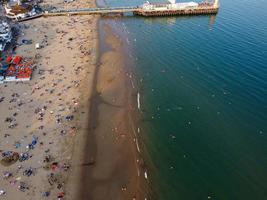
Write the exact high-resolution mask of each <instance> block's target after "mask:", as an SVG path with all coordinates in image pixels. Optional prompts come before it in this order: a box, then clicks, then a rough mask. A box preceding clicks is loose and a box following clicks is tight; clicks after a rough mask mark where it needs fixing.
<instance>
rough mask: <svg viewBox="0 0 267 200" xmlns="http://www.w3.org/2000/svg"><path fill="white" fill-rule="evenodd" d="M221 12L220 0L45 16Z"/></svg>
mask: <svg viewBox="0 0 267 200" xmlns="http://www.w3.org/2000/svg"><path fill="white" fill-rule="evenodd" d="M218 10H219V0H214V1H213V2H201V3H196V2H185V3H176V2H175V0H169V2H164V3H149V2H147V3H145V4H143V5H141V6H132V7H104V8H84V9H55V10H50V11H45V12H44V14H43V16H61V15H67V16H69V15H95V14H99V15H123V14H124V13H133V14H134V15H139V16H144V17H150V16H170V15H209V14H216V13H217V12H218Z"/></svg>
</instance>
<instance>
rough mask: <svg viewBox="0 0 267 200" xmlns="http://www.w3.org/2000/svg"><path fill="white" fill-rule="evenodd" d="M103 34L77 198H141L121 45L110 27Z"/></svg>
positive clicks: (106, 27) (128, 90)
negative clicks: (105, 46)
mask: <svg viewBox="0 0 267 200" xmlns="http://www.w3.org/2000/svg"><path fill="white" fill-rule="evenodd" d="M103 31H105V32H106V35H107V37H106V43H107V44H108V46H109V47H108V49H110V50H108V51H107V52H105V53H104V54H103V55H102V56H101V58H100V59H99V64H98V66H97V69H96V71H95V76H94V82H93V85H92V94H93V95H92V99H91V106H90V115H89V119H90V120H89V135H88V138H87V142H86V143H87V149H86V150H85V152H86V153H85V155H84V156H85V157H84V159H85V163H86V165H85V166H84V167H83V170H82V174H83V179H82V186H83V187H82V188H81V189H82V191H81V196H80V197H79V199H107V198H108V199H144V198H143V195H144V194H143V192H142V190H141V187H140V181H141V180H142V177H141V176H140V170H139V164H138V162H139V160H138V159H139V158H138V155H137V152H136V148H135V142H134V136H133V134H132V130H131V126H130V123H131V122H130V121H129V117H130V112H131V111H130V98H129V94H130V88H129V87H127V84H126V81H127V80H126V78H127V76H126V71H125V66H124V61H123V59H122V43H121V41H120V39H119V38H117V37H116V35H115V34H114V33H113V32H112V31H111V29H110V27H108V26H105V27H104V30H103ZM141 197H142V198H141Z"/></svg>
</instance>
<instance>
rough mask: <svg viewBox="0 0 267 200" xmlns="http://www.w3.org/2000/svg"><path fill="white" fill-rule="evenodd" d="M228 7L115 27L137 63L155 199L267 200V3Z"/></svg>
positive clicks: (117, 0)
mask: <svg viewBox="0 0 267 200" xmlns="http://www.w3.org/2000/svg"><path fill="white" fill-rule="evenodd" d="M106 3H107V4H108V5H111V6H123V5H139V4H141V3H143V2H142V1H140V0H132V1H128V0H106ZM220 3H221V8H220V11H219V13H218V15H217V16H216V17H215V18H214V17H209V16H194V17H164V18H142V17H125V18H122V19H116V20H106V21H108V23H111V24H113V26H114V27H115V29H116V30H117V31H118V32H121V33H123V35H124V38H125V43H126V44H128V49H129V52H127V55H128V56H127V58H128V59H129V60H131V62H132V63H133V66H132V68H133V69H132V70H133V71H134V74H135V80H136V82H137V83H138V91H139V93H140V95H141V98H140V100H141V112H140V116H141V119H140V122H139V125H138V126H139V127H140V133H139V137H140V138H141V143H142V147H143V151H144V156H145V158H146V163H147V170H148V180H149V182H150V184H151V189H152V192H153V195H152V197H151V199H152V200H156V199H160V200H176V199H177V200H179V199H181V200H184V199H185V200H201V199H222V200H232V199H233V200H237V199H240V200H244V199H248V200H264V199H267V116H266V114H267V0H257V1H256V0H250V1H249V0H236V1H232V0H221V2H220Z"/></svg>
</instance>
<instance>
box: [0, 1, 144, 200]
mask: <svg viewBox="0 0 267 200" xmlns="http://www.w3.org/2000/svg"><path fill="white" fill-rule="evenodd" d="M45 3H47V4H52V5H53V6H56V7H64V6H68V7H70V6H72V7H85V6H87V7H90V6H91V7H92V6H93V5H94V2H93V1H85V0H80V1H75V2H73V3H71V4H67V5H65V4H63V3H61V1H48V0H47V1H45ZM97 20H98V17H97V16H66V17H49V18H39V19H35V20H32V21H27V22H23V23H22V24H21V27H23V28H22V30H21V31H22V34H21V36H20V38H19V41H20V40H21V39H31V40H32V41H33V44H31V45H22V46H19V47H18V48H17V49H16V55H21V56H23V57H27V58H29V59H33V60H34V62H35V66H36V70H35V71H34V74H33V77H32V80H31V81H30V82H24V83H4V84H2V85H0V98H1V99H2V100H1V102H0V111H1V115H0V137H1V140H0V151H1V153H3V152H6V151H12V152H16V153H18V154H20V155H25V156H24V157H25V159H20V160H16V161H15V162H14V163H10V164H8V165H6V164H4V163H3V162H2V163H1V165H0V173H1V175H4V176H2V178H1V180H0V189H1V190H3V191H5V194H4V195H2V196H1V197H3V199H21V200H23V199H25V200H26V199H27V200H29V199H56V198H59V199H63V198H64V199H144V197H143V196H144V194H143V192H142V189H141V185H142V184H140V183H141V179H142V178H141V175H140V173H142V172H140V169H139V168H140V165H139V158H138V155H137V151H136V147H135V138H134V135H133V134H132V130H131V126H130V124H129V123H130V120H129V113H130V109H131V106H130V102H129V90H128V89H127V87H126V84H125V81H126V77H127V76H126V73H125V71H124V62H123V59H122V56H121V55H122V52H121V51H122V49H121V42H120V39H119V38H118V37H116V36H115V35H114V34H113V33H112V31H111V29H110V28H109V27H108V26H107V27H105V30H104V31H106V32H107V33H108V34H107V35H108V37H107V38H106V42H107V44H108V45H109V46H110V49H111V50H109V51H107V52H106V53H105V54H104V55H102V56H101V57H98V30H97ZM35 43H40V44H41V46H42V48H41V49H35V46H34V45H35ZM29 144H34V145H29ZM142 177H143V175H142Z"/></svg>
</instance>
